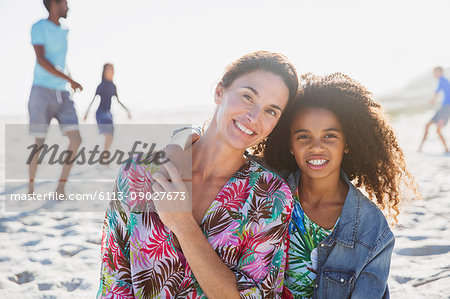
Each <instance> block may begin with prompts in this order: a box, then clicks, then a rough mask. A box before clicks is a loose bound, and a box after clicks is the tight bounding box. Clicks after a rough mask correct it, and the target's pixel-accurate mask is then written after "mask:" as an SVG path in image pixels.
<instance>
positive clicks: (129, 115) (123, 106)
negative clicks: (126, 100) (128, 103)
mask: <svg viewBox="0 0 450 299" xmlns="http://www.w3.org/2000/svg"><path fill="white" fill-rule="evenodd" d="M116 100H117V102H118V103H119V104H120V106H122V108H123V109H125V111H126V112H127V113H128V118H131V113H130V110H129V109H128V108H127V107H125V105H124V104H123V103H122V102H121V101H120V100H119V96H118V95H117V91H116Z"/></svg>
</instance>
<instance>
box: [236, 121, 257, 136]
mask: <svg viewBox="0 0 450 299" xmlns="http://www.w3.org/2000/svg"><path fill="white" fill-rule="evenodd" d="M234 123H235V124H236V126H237V127H238V128H239V129H240V130H241V131H242V132H244V133H245V134H247V135H253V134H254V132H253V131H251V130H249V129H247V128H246V127H244V125H241V124H240V123H239V122H238V121H234Z"/></svg>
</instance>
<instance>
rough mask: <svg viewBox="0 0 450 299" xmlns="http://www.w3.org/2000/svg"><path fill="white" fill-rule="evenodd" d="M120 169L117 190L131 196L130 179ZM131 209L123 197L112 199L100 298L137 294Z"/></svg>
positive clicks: (105, 225) (106, 222)
mask: <svg viewBox="0 0 450 299" xmlns="http://www.w3.org/2000/svg"><path fill="white" fill-rule="evenodd" d="M123 173H124V172H123V170H121V171H120V173H119V177H118V178H117V180H116V185H115V187H114V194H116V196H117V197H118V198H119V199H120V198H124V197H126V196H127V193H125V192H127V190H128V187H127V181H126V179H127V178H126V177H125V176H124V175H123ZM129 219H130V213H129V210H128V209H127V208H126V206H125V205H122V204H121V201H120V200H112V201H111V204H110V206H109V208H108V210H107V212H106V215H105V220H104V223H103V230H102V243H101V266H100V267H101V270H100V271H101V272H100V274H101V279H100V288H99V290H98V293H97V298H134V294H133V287H132V280H131V267H130V251H129V247H130V242H129V239H130V232H129V230H128V220H129Z"/></svg>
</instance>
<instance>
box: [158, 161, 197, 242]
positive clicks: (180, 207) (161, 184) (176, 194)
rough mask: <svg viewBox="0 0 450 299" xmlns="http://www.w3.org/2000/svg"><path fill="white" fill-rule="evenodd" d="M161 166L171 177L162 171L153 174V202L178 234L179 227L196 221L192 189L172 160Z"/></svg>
mask: <svg viewBox="0 0 450 299" xmlns="http://www.w3.org/2000/svg"><path fill="white" fill-rule="evenodd" d="M161 167H164V168H165V170H167V173H168V176H169V179H168V178H167V177H166V176H165V175H164V174H163V173H161V172H157V173H155V174H154V175H153V179H154V180H155V182H154V183H153V185H152V189H153V192H154V193H153V195H154V196H153V203H154V205H155V208H156V211H157V213H158V215H159V218H160V219H161V221H162V222H163V223H164V224H165V225H166V226H167V227H168V228H169V229H170V230H171V231H172V232H174V233H175V235H176V234H177V232H178V230H179V228H183V227H184V226H185V225H186V224H188V223H192V221H193V222H195V219H194V216H193V215H192V200H191V195H190V190H189V188H188V187H187V186H186V184H185V183H184V182H183V179H182V178H181V175H180V173H179V172H178V169H177V168H176V167H175V165H174V164H173V163H172V162H170V161H168V162H167V163H165V164H163V165H161ZM188 184H191V183H190V182H189V183H188Z"/></svg>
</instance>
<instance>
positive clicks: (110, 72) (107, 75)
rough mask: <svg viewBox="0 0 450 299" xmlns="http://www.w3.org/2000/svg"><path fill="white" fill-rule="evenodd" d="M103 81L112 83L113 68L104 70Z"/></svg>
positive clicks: (108, 67)
mask: <svg viewBox="0 0 450 299" xmlns="http://www.w3.org/2000/svg"><path fill="white" fill-rule="evenodd" d="M105 79H106V80H109V81H112V80H113V79H114V67H113V66H111V65H110V66H107V67H106V69H105Z"/></svg>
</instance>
